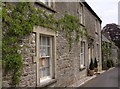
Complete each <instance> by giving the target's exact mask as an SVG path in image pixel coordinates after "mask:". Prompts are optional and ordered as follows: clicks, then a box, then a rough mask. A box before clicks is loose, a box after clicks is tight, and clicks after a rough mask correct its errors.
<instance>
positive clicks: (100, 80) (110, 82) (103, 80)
mask: <svg viewBox="0 0 120 89" xmlns="http://www.w3.org/2000/svg"><path fill="white" fill-rule="evenodd" d="M81 87H118V68H114V69H112V70H110V71H106V72H104V73H103V74H100V75H98V76H97V77H96V78H94V79H92V80H90V81H88V82H87V83H85V84H84V85H82V86H81Z"/></svg>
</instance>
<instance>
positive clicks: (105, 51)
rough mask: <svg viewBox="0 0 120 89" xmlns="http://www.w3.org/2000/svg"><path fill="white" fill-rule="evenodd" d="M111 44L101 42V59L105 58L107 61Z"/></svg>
mask: <svg viewBox="0 0 120 89" xmlns="http://www.w3.org/2000/svg"><path fill="white" fill-rule="evenodd" d="M110 45H111V44H110V43H108V42H103V43H102V55H103V57H105V58H106V59H107V60H108V58H110V57H111V52H112V49H111V46H110Z"/></svg>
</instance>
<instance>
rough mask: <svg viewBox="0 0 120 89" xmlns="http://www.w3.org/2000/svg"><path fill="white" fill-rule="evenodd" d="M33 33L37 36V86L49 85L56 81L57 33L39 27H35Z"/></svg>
mask: <svg viewBox="0 0 120 89" xmlns="http://www.w3.org/2000/svg"><path fill="white" fill-rule="evenodd" d="M33 32H34V33H35V34H36V36H35V37H36V57H35V58H34V61H35V62H36V64H37V66H36V69H37V73H36V74H37V85H42V84H47V83H48V84H49V82H51V81H53V80H54V79H55V59H56V32H55V31H53V30H51V29H49V28H44V27H39V26H36V27H34V30H33ZM49 80H50V81H49Z"/></svg>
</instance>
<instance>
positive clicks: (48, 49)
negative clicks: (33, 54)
mask: <svg viewBox="0 0 120 89" xmlns="http://www.w3.org/2000/svg"><path fill="white" fill-rule="evenodd" d="M47 56H50V47H47Z"/></svg>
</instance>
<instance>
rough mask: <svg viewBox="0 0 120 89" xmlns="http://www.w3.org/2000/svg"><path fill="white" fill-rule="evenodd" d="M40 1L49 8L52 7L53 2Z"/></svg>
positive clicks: (47, 0) (51, 0) (50, 0)
mask: <svg viewBox="0 0 120 89" xmlns="http://www.w3.org/2000/svg"><path fill="white" fill-rule="evenodd" d="M40 1H41V2H43V3H44V4H46V5H48V6H49V7H53V2H54V0H40Z"/></svg>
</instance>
